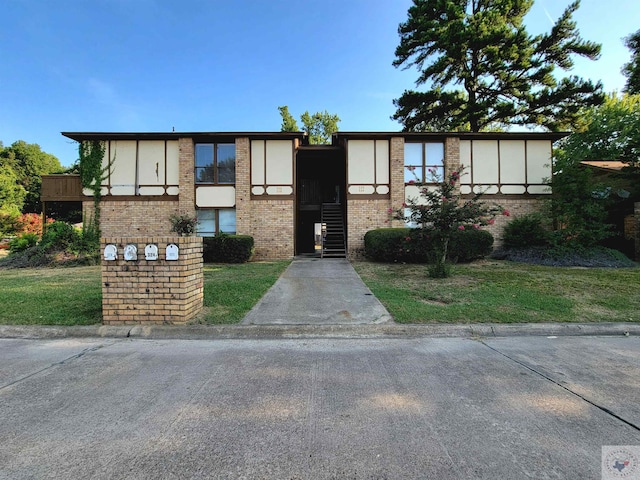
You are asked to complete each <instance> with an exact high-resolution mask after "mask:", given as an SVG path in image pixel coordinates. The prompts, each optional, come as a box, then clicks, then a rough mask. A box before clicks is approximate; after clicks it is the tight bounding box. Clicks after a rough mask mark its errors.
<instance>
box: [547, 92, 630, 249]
mask: <svg viewBox="0 0 640 480" xmlns="http://www.w3.org/2000/svg"><path fill="white" fill-rule="evenodd" d="M583 118H584V126H583V128H582V129H581V130H580V131H578V132H575V133H573V134H571V135H570V136H569V137H567V138H566V139H564V140H563V141H562V142H561V144H560V146H559V148H558V149H557V150H556V152H555V161H554V175H553V179H552V187H553V198H552V202H551V206H552V216H553V218H554V219H555V222H556V228H557V231H558V232H559V234H560V235H561V237H562V238H563V239H565V240H566V241H569V242H570V243H577V244H579V245H582V246H592V245H595V244H597V243H598V242H600V241H602V240H604V239H605V238H607V237H609V236H611V235H612V229H611V225H608V224H607V218H608V216H609V213H608V212H609V211H611V210H612V208H617V209H620V210H624V209H625V208H629V205H631V204H632V203H633V202H634V201H638V200H640V168H639V167H640V95H624V96H622V97H617V96H616V95H608V96H607V97H606V99H605V102H604V103H603V104H602V105H600V106H597V107H592V108H589V109H586V110H585V111H584V112H583ZM584 160H621V161H624V162H627V163H628V166H627V167H625V168H624V169H623V170H622V172H621V173H620V174H619V175H610V176H608V177H602V178H596V177H595V176H594V175H593V171H592V170H591V169H589V168H585V167H584V166H583V165H582V164H581V163H580V162H582V161H584Z"/></svg>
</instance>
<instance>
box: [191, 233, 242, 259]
mask: <svg viewBox="0 0 640 480" xmlns="http://www.w3.org/2000/svg"><path fill="white" fill-rule="evenodd" d="M252 255H253V237H251V236H249V235H226V234H224V233H221V234H219V235H216V236H215V237H205V238H204V239H203V257H204V261H205V263H245V262H248V261H249V260H250V259H251V256H252Z"/></svg>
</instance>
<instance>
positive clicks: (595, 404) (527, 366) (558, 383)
mask: <svg viewBox="0 0 640 480" xmlns="http://www.w3.org/2000/svg"><path fill="white" fill-rule="evenodd" d="M478 342H480V343H481V344H482V345H484V346H485V347H487V348H488V349H490V350H493V351H494V352H496V353H497V354H499V355H502V356H503V357H505V358H508V359H509V360H511V361H512V362H515V363H517V364H518V365H520V366H522V367H524V368H526V369H527V370H529V371H531V372H533V373H535V374H536V375H538V376H540V377H542V378H544V379H545V380H547V381H549V382H551V383H553V384H554V385H557V386H558V387H560V388H562V389H563V390H566V391H567V392H569V393H571V394H572V395H575V396H576V397H578V398H579V399H581V400H582V401H584V402H587V403H588V404H589V405H593V406H594V407H596V408H597V409H599V410H601V411H603V412H604V413H606V414H607V415H610V416H612V417H613V418H615V419H616V420H619V421H621V422H622V423H625V424H627V425H629V426H630V427H631V428H634V429H635V430H637V431H639V432H640V426H638V425H636V424H635V423H633V422H630V421H629V420H626V419H624V418H622V417H621V416H620V415H618V414H616V413H614V412H613V411H611V410H609V409H608V408H606V407H603V406H602V405H599V404H597V403H595V402H594V401H592V400H589V399H588V398H587V397H585V396H584V395H581V394H579V393H578V392H575V391H573V390H571V389H570V388H569V387H566V386H564V385H563V384H562V383H560V382H558V381H556V380H554V379H553V378H551V377H550V376H548V375H546V374H544V373H542V372H540V371H538V370H536V369H535V368H533V367H531V366H529V365H527V364H526V363H524V362H522V361H520V360H517V359H515V358H513V357H510V356H509V355H507V354H506V353H503V352H501V351H500V350H498V349H497V348H494V347H492V346H491V345H487V344H486V343H485V342H484V341H483V340H478Z"/></svg>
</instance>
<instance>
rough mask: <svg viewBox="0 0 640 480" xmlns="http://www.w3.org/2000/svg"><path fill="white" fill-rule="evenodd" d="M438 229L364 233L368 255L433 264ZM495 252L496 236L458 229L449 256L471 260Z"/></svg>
mask: <svg viewBox="0 0 640 480" xmlns="http://www.w3.org/2000/svg"><path fill="white" fill-rule="evenodd" d="M437 235H438V232H435V231H428V230H420V229H414V228H380V229H377V230H370V231H368V232H367V233H366V234H365V236H364V249H365V256H366V257H367V258H369V259H370V260H374V261H377V262H388V263H429V262H430V261H431V260H432V258H433V255H434V253H435V252H434V248H433V239H434V238H435V237H436V236H437ZM492 251H493V235H491V233H489V232H488V231H486V230H478V229H475V228H473V227H469V228H466V229H465V230H458V231H456V232H454V234H453V236H452V238H451V243H450V245H449V259H450V260H451V261H453V262H470V261H473V260H477V259H479V258H484V257H486V256H488V255H490V254H491V252H492Z"/></svg>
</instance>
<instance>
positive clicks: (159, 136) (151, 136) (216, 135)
mask: <svg viewBox="0 0 640 480" xmlns="http://www.w3.org/2000/svg"><path fill="white" fill-rule="evenodd" d="M61 133H62V135H64V136H65V137H67V138H70V139H72V140H75V141H76V142H82V141H86V140H178V139H179V138H193V139H196V140H207V139H211V140H223V141H227V140H228V139H232V138H240V137H249V138H252V139H284V140H288V139H291V140H293V139H296V138H297V139H300V140H302V139H303V138H304V137H306V133H305V132H61Z"/></svg>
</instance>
